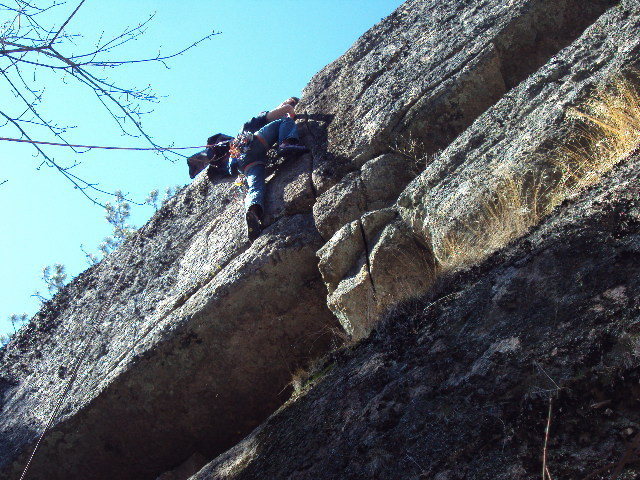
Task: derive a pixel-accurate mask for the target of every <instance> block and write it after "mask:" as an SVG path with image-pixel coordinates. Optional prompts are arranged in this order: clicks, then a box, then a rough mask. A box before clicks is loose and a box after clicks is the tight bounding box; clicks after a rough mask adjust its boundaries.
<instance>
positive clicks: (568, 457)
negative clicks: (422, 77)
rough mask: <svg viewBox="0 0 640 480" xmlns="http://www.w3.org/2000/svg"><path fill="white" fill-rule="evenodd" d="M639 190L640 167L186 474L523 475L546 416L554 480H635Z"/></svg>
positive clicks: (335, 367)
mask: <svg viewBox="0 0 640 480" xmlns="http://www.w3.org/2000/svg"><path fill="white" fill-rule="evenodd" d="M639 194H640V160H639V159H638V158H637V157H636V158H634V159H633V160H630V161H628V163H627V164H625V165H624V166H623V167H622V168H620V169H619V170H618V171H617V172H616V173H615V174H614V175H612V176H611V177H610V178H608V179H606V180H605V182H604V183H603V184H602V185H600V186H599V187H597V188H593V189H591V190H590V191H588V192H586V193H585V194H584V195H583V197H582V198H581V199H580V200H579V201H577V202H575V203H574V204H568V205H565V206H563V207H562V208H560V209H559V210H557V211H556V212H555V213H554V215H553V216H552V217H551V218H550V219H548V220H547V221H546V222H545V223H543V224H542V225H541V226H540V227H539V228H538V229H537V230H536V231H534V232H532V233H531V234H530V235H528V236H527V237H525V238H523V239H521V240H520V241H518V242H517V243H516V244H514V245H512V246H511V247H510V248H508V249H507V250H505V251H503V252H500V253H498V254H496V255H494V256H493V257H492V258H490V259H489V260H488V261H486V262H485V263H484V264H482V265H481V266H479V267H477V268H475V269H473V270H471V271H466V272H463V273H460V274H458V275H456V276H454V277H449V278H442V279H441V280H440V281H439V282H438V283H437V284H436V285H435V286H434V288H433V289H432V291H431V293H430V294H429V295H428V296H426V297H424V298H421V299H417V300H415V301H413V302H410V303H407V304H405V305H403V306H401V307H399V308H398V309H396V311H395V312H392V313H391V314H390V316H389V317H388V318H387V321H386V322H385V323H384V324H383V325H382V326H381V327H380V328H379V329H378V330H377V331H375V332H374V333H373V334H372V335H371V336H370V337H369V338H368V339H366V340H364V341H362V342H360V343H359V344H357V345H356V346H353V347H351V348H347V349H345V350H343V351H342V352H340V353H337V354H335V355H334V356H333V357H332V358H329V359H328V360H327V363H326V364H324V365H322V366H321V367H319V372H320V373H319V378H318V379H317V380H315V383H316V385H315V386H314V387H313V388H310V389H309V390H308V392H307V393H306V394H303V395H302V396H301V397H300V398H297V399H295V400H292V401H290V402H289V403H288V404H287V405H286V406H285V407H284V408H282V409H280V410H279V411H278V412H277V413H275V414H274V415H273V416H272V417H271V418H270V419H269V420H268V421H267V422H265V423H264V424H263V425H261V426H260V427H259V428H258V429H256V430H255V431H254V432H253V433H252V434H251V435H250V436H248V437H247V438H245V439H244V440H243V441H242V442H241V443H240V444H238V445H237V446H236V447H234V448H233V449H231V450H229V451H228V452H226V453H225V454H224V455H221V456H220V457H218V458H217V459H215V460H214V461H213V462H211V463H210V464H209V465H208V466H207V467H205V468H204V469H202V470H201V471H200V472H199V473H198V474H197V475H195V476H194V477H192V480H212V479H216V480H221V479H225V480H230V479H234V480H240V479H262V478H278V479H285V478H288V479H293V478H295V479H299V480H304V479H309V480H311V479H318V478H322V479H336V480H337V479H370V478H384V479H419V478H433V479H437V480H463V479H470V478H473V479H478V480H480V479H486V480H525V479H527V480H528V479H531V478H539V477H540V472H541V469H542V460H541V459H542V455H543V445H544V438H545V428H546V426H547V423H548V422H550V425H551V429H550V434H549V441H548V445H547V450H546V452H547V467H548V469H549V472H550V473H551V475H552V478H560V479H569V478H571V479H584V478H587V476H588V475H591V474H596V473H597V471H598V470H600V471H601V473H602V475H605V474H607V472H609V474H610V473H611V470H613V468H615V467H616V466H621V467H620V468H621V469H622V470H624V472H625V473H624V475H625V476H624V478H637V476H638V475H639V474H640V472H638V470H637V461H636V462H635V463H629V464H625V462H622V461H621V459H622V458H623V455H625V450H627V447H629V446H630V445H632V441H634V439H635V442H636V443H633V444H635V445H637V441H638V440H637V439H638V438H640V436H639V435H640V434H639V431H640V415H639V413H638V408H637V402H638V400H637V391H638V383H639V381H640V361H639V359H638V358H639V357H638V351H639V350H638V349H639V348H640V347H639V345H640V344H639V343H638V332H639V330H638V329H639V325H640V323H639V319H640V303H639V301H638V298H640V283H639V281H638V279H640V205H639V203H638V198H639ZM550 398H551V400H552V401H551V404H550ZM550 406H551V414H549V411H550V410H549V409H550ZM549 415H551V416H549ZM629 448H631V447H629ZM627 455H628V453H627ZM626 458H627V459H633V458H635V457H633V455H631V457H628V456H627V457H626ZM607 466H609V469H608V470H607V468H606V467H607ZM622 470H621V471H622ZM589 478H612V477H610V476H597V475H596V476H591V477H589ZM620 478H623V477H620Z"/></svg>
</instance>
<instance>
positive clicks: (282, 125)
mask: <svg viewBox="0 0 640 480" xmlns="http://www.w3.org/2000/svg"><path fill="white" fill-rule="evenodd" d="M256 135H257V136H260V137H261V138H262V139H263V140H264V141H265V142H266V144H267V145H269V147H272V146H273V145H274V144H275V143H276V142H278V144H280V143H282V142H283V141H285V140H290V139H296V140H297V139H298V127H296V123H295V121H294V120H293V119H291V118H288V117H287V118H279V119H278V120H274V121H273V122H271V123H267V124H266V125H265V126H264V127H262V128H261V129H260V130H258V131H257V132H256ZM267 150H268V148H267V147H265V146H264V144H263V143H262V142H260V140H258V139H254V141H253V143H252V144H251V149H250V151H249V152H248V154H247V159H246V160H245V161H244V162H243V163H244V165H241V171H242V169H244V174H245V175H246V177H247V186H248V190H247V196H246V197H245V199H244V205H245V207H246V208H247V209H249V207H250V206H251V205H260V208H261V209H262V210H263V211H264V190H265V185H264V180H265V163H266V162H267Z"/></svg>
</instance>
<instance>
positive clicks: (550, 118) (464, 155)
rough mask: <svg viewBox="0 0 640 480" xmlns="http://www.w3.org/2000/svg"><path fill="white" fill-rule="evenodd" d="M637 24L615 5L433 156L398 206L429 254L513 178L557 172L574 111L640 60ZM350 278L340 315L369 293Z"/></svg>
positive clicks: (321, 219)
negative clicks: (557, 153)
mask: <svg viewBox="0 0 640 480" xmlns="http://www.w3.org/2000/svg"><path fill="white" fill-rule="evenodd" d="M637 28H638V21H637V17H635V16H634V15H630V14H628V13H626V14H625V11H624V9H623V8H622V7H618V8H613V9H611V11H609V12H608V13H606V14H604V15H603V16H602V17H601V18H599V19H598V20H597V21H596V22H595V23H594V25H592V26H591V27H589V28H588V29H587V30H586V31H585V32H584V33H583V35H581V36H580V37H579V38H577V39H576V40H575V41H574V42H573V43H572V44H571V45H570V46H568V47H566V48H565V49H563V50H562V51H561V52H559V53H558V54H557V55H556V56H554V57H552V58H551V59H550V60H549V61H548V62H547V63H546V64H545V65H543V66H542V67H541V68H540V69H538V70H537V71H536V72H534V73H533V74H532V75H530V76H529V77H528V78H527V79H526V80H524V81H523V82H521V83H520V84H518V85H517V86H515V87H514V88H513V89H511V90H510V91H509V92H508V93H506V94H505V95H504V96H503V98H502V99H501V100H500V101H498V102H497V103H496V104H495V105H493V106H492V107H490V108H489V109H488V110H487V111H486V112H485V113H483V114H482V115H481V116H480V117H479V118H478V119H477V120H476V121H475V122H474V123H473V124H472V125H471V126H469V127H468V128H467V129H466V130H465V131H464V133H462V134H461V135H460V136H458V137H457V138H456V139H455V140H454V141H453V142H451V143H450V144H449V146H448V147H447V148H445V149H444V150H443V151H442V152H440V153H439V154H438V155H436V156H435V157H434V158H433V161H432V162H431V163H429V164H428V165H427V166H426V168H425V170H424V171H423V172H422V173H421V174H420V175H419V176H418V177H417V178H416V179H415V180H413V181H412V182H411V183H410V184H409V185H408V186H407V187H406V189H405V190H404V191H403V192H402V193H401V194H400V195H399V198H398V200H397V202H396V204H395V205H394V207H393V208H395V209H396V210H397V211H398V213H399V215H400V218H401V219H402V222H403V223H404V227H405V228H406V229H407V230H408V231H409V232H411V234H412V235H413V236H414V237H415V239H416V242H417V243H418V244H419V245H421V246H423V247H424V249H425V251H424V252H423V253H422V254H421V257H427V258H428V257H431V258H432V262H434V264H437V261H436V260H435V259H436V258H438V257H439V255H438V254H437V252H434V248H437V246H438V245H442V244H443V243H445V242H446V241H447V240H448V239H449V238H451V236H452V234H455V233H456V232H458V231H460V230H461V229H463V228H465V226H467V225H473V224H474V223H476V222H478V221H479V220H478V219H479V218H480V217H481V216H482V214H483V213H484V210H485V209H486V208H487V201H486V199H487V198H492V196H495V195H496V192H497V191H498V189H499V188H501V185H502V184H503V183H504V180H505V179H507V180H512V179H515V180H516V182H524V183H526V182H527V181H528V182H529V183H534V182H535V179H541V178H545V177H546V176H549V175H553V174H554V171H555V170H557V165H556V164H554V163H553V162H552V160H553V158H551V156H552V153H550V152H552V150H553V148H554V146H556V145H559V144H562V143H563V141H564V139H566V138H567V135H568V131H569V130H570V129H571V122H569V121H568V120H567V118H566V117H567V111H568V110H569V109H570V108H571V107H575V106H578V105H579V104H580V103H581V102H582V101H584V100H585V99H586V98H588V97H589V95H591V94H592V93H593V92H594V90H595V89H596V87H597V86H598V85H599V84H601V83H602V82H603V81H604V80H606V79H607V78H611V77H612V76H613V75H614V74H616V73H617V72H620V71H624V70H628V69H630V68H632V67H633V66H634V65H637V63H638V61H639V60H640V38H638V36H637V35H635V33H634V32H636V30H637ZM349 175H353V174H349ZM527 179H528V180H527ZM345 181H347V182H348V181H349V177H345V179H343V181H342V182H341V183H339V184H338V185H336V186H335V187H333V188H332V189H330V190H328V191H327V192H326V193H325V194H323V196H324V195H328V194H332V193H333V191H335V190H339V189H342V185H343V184H344V183H345ZM363 190H364V189H362V190H358V189H356V188H351V190H349V192H350V193H349V195H350V196H351V198H354V197H356V196H357V195H358V194H361V195H362V193H360V192H361V191H363ZM323 196H321V197H320V198H319V201H318V203H320V202H321V201H322V197H323ZM318 203H317V204H316V207H317V205H318ZM352 212H353V213H354V215H353V216H355V209H351V210H343V211H342V215H343V216H346V218H348V219H349V220H353V218H352V216H351V215H348V214H347V213H349V214H350V213H352ZM328 218H336V219H337V218H342V217H340V216H338V215H334V216H333V217H331V214H330V213H329V214H328V213H327V210H325V212H324V214H323V215H322V216H319V215H316V223H319V228H320V231H321V233H323V235H325V236H326V234H327V233H328V230H329V227H330V226H331V223H330V221H329V220H328ZM334 223H335V221H334ZM323 228H324V232H323ZM394 242H395V240H390V241H389V242H388V243H387V246H386V248H390V249H391V248H394ZM329 243H331V242H329ZM379 247H382V245H380V246H379ZM366 252H367V250H366V249H360V250H359V251H358V252H352V253H350V258H358V257H359V255H364V254H366ZM323 258H324V262H325V263H331V262H332V261H334V260H333V259H334V258H335V255H331V252H328V251H326V247H325V251H324V252H323ZM409 263H410V262H409ZM367 265H369V267H370V268H371V269H375V268H377V267H376V260H375V259H373V258H369V259H368V262H367ZM354 266H355V264H354ZM346 270H347V271H349V269H348V268H347V269H346ZM421 270H422V267H421V266H420V267H419V268H417V269H416V270H415V271H413V270H412V269H411V268H409V272H412V273H411V274H413V275H417V274H418V272H419V271H421ZM427 277H428V276H427ZM432 278H434V277H432ZM333 282H334V283H335V280H333ZM344 282H345V285H343V286H340V285H339V282H338V285H337V286H336V291H337V292H338V293H337V294H334V297H336V295H337V296H339V297H340V298H333V300H332V302H330V303H329V306H330V307H331V308H332V310H334V311H335V312H336V314H337V315H338V317H339V318H340V314H339V313H338V312H337V308H336V307H334V305H342V304H353V303H358V301H357V300H355V299H352V298H349V297H350V296H353V295H355V296H356V297H359V296H361V294H360V292H359V291H357V292H356V291H353V289H352V288H350V286H351V284H352V283H353V279H352V277H350V276H345V279H344ZM388 282H389V283H388V285H392V284H393V283H394V281H393V280H391V279H389V280H388ZM425 285H426V287H428V286H429V282H428V281H426V282H425V283H423V284H415V287H413V288H412V287H410V288H409V289H408V290H407V291H406V294H407V296H411V295H417V294H420V293H423V292H424V291H425ZM377 286H378V287H379V288H384V285H383V284H382V283H381V284H377ZM394 301H395V300H391V298H389V301H387V302H382V304H381V307H380V308H382V309H384V308H386V307H389V306H390V305H392V304H393V303H394ZM344 322H345V321H344V320H343V323H344ZM349 322H350V323H351V324H353V323H354V322H355V323H358V322H360V323H362V325H363V327H362V328H360V327H355V326H352V328H354V329H356V330H359V331H362V332H364V334H366V333H368V331H370V328H371V322H370V321H364V320H362V319H356V318H355V317H353V319H352V320H350V321H349ZM365 325H366V326H365Z"/></svg>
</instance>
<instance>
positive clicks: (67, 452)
mask: <svg viewBox="0 0 640 480" xmlns="http://www.w3.org/2000/svg"><path fill="white" fill-rule="evenodd" d="M278 175H282V176H284V177H294V178H297V176H298V175H297V174H292V173H291V172H289V171H287V170H286V169H284V170H283V171H282V172H281V173H278V174H277V175H276V179H275V182H273V183H274V184H275V185H285V186H288V185H291V184H292V183H291V182H289V183H287V182H279V181H278V178H277V177H278ZM235 188H236V187H235V186H233V184H232V183H231V182H230V181H229V182H220V183H218V184H216V185H213V186H210V185H209V182H208V180H207V179H206V177H205V176H204V174H202V175H201V176H199V177H198V178H197V179H196V181H195V182H194V183H193V184H192V185H190V186H189V187H187V188H185V189H183V191H182V192H180V193H179V194H178V195H176V196H175V197H174V198H173V199H172V200H171V201H170V202H169V203H168V204H166V205H165V206H164V207H163V208H162V209H161V210H160V211H159V212H158V213H157V214H156V215H155V216H154V218H153V219H152V220H151V221H150V222H149V223H148V224H147V225H145V226H144V227H143V228H142V229H141V230H140V231H139V232H138V233H137V234H135V235H134V236H133V237H132V238H131V239H129V240H128V241H127V242H126V243H125V244H124V245H123V246H122V247H121V248H119V249H118V251H117V252H115V253H113V254H111V255H110V256H109V257H108V258H107V259H105V261H103V262H102V263H101V264H99V265H97V266H95V267H92V268H91V269H89V270H88V271H86V272H85V273H83V274H82V275H80V276H79V277H78V278H77V279H76V280H74V281H73V282H72V283H71V284H70V285H69V286H68V287H66V288H65V289H64V290H63V291H62V292H61V293H60V294H58V295H57V296H56V297H55V299H54V300H53V301H52V302H50V303H49V304H47V305H46V306H45V308H44V309H43V311H41V312H40V313H39V314H38V316H37V317H36V318H35V319H34V321H33V322H32V323H31V324H30V325H29V327H28V328H27V329H25V330H23V331H21V332H20V333H19V334H18V335H17V337H16V338H15V339H14V340H13V341H12V343H11V344H10V345H9V346H8V347H7V348H6V349H4V350H3V351H2V367H1V370H0V372H1V373H0V376H1V378H2V379H3V382H2V404H1V406H2V416H1V417H0V428H1V430H2V434H0V439H1V440H0V442H1V446H2V448H1V449H0V450H1V453H0V469H1V471H2V474H1V475H0V477H1V478H17V477H18V476H19V472H20V471H21V469H22V468H23V467H24V465H25V459H26V456H27V455H28V454H30V453H31V450H32V448H33V445H34V441H35V439H36V436H37V435H39V434H40V433H41V432H42V430H43V428H44V424H45V423H46V421H47V420H48V418H49V416H50V415H51V413H52V412H53V409H54V406H55V404H56V402H57V401H58V399H59V398H60V396H61V393H62V391H63V389H64V388H65V386H66V384H67V382H68V379H69V377H70V376H71V373H72V372H71V371H72V369H73V366H74V364H75V361H76V357H77V356H78V355H80V353H81V352H82V351H83V349H84V346H85V345H86V344H87V343H88V345H89V348H88V350H87V352H86V355H85V357H84V358H83V360H82V362H81V364H80V369H79V374H78V377H77V379H76V380H75V383H74V384H73V388H72V389H71V391H70V392H69V394H68V395H67V396H66V397H65V398H64V401H63V403H62V409H61V411H60V412H59V414H58V416H57V417H56V419H55V420H54V422H53V425H52V427H51V429H50V430H49V432H48V433H47V435H46V436H45V437H44V441H43V443H42V444H41V445H40V448H39V450H38V453H37V455H36V456H35V459H34V461H33V464H32V465H31V467H30V470H29V476H28V478H29V479H63V478H64V479H68V478H91V479H102V478H104V479H113V478H118V479H127V478H130V479H142V478H155V477H156V476H157V475H159V474H160V473H162V472H163V471H165V470H168V469H170V468H172V467H174V466H176V465H179V464H180V463H182V462H183V461H184V460H186V459H187V458H189V457H190V456H192V454H193V453H194V452H198V453H199V454H201V455H205V456H207V457H208V458H210V457H211V456H212V455H215V454H216V453H217V452H220V451H222V450H224V449H225V448H228V447H229V446H231V445H233V443H234V442H236V441H238V440H239V439H240V438H242V436H243V435H245V434H246V433H248V432H249V431H251V429H252V428H253V427H255V426H256V425H257V424H258V423H259V422H260V421H261V420H263V419H264V418H265V417H266V416H267V415H268V414H269V413H270V412H272V411H273V410H274V409H275V408H277V406H278V405H279V404H280V403H281V402H282V399H283V398H284V397H283V395H285V393H284V391H285V390H286V386H287V384H288V382H289V380H290V376H291V371H292V370H293V369H295V368H297V366H300V365H301V364H303V363H304V362H305V361H306V360H307V359H308V358H310V357H313V356H315V355H318V354H319V353H320V352H322V351H324V349H325V348H326V346H327V338H328V331H327V330H328V328H330V327H331V326H333V325H334V320H333V318H332V316H331V314H330V312H329V311H328V310H327V308H326V304H325V296H324V291H323V290H324V289H323V287H322V283H321V282H320V279H319V274H318V271H317V266H316V257H315V252H316V250H317V249H318V248H319V246H320V245H321V239H320V236H319V235H318V233H317V231H316V230H315V227H314V226H313V221H312V218H311V215H309V214H299V215H293V216H289V217H282V216H281V217H280V218H277V217H276V218H275V219H274V220H273V221H274V223H273V224H272V225H271V226H270V227H269V228H267V229H266V230H265V232H264V234H263V235H262V236H261V237H260V238H259V239H258V240H257V241H256V242H255V243H254V244H253V245H251V246H249V244H248V242H247V241H246V240H245V232H244V228H245V227H244V224H243V215H242V209H243V207H242V201H241V200H242V199H241V198H239V197H237V195H236V194H235V193H233V192H234V189H235ZM272 190H273V186H272ZM294 190H295V191H299V192H300V195H302V196H304V195H306V193H305V190H304V189H294ZM234 197H236V198H234ZM282 198H284V199H286V201H283V202H280V204H281V205H283V207H282V208H281V209H280V210H284V211H286V210H287V208H288V207H286V205H288V204H291V203H294V204H295V203H296V202H298V200H297V198H299V195H298V196H296V195H287V194H284V195H283V196H282ZM276 203H277V202H276ZM295 209H298V207H295V208H294V210H295ZM274 215H275V214H274ZM109 301H110V302H109ZM105 304H106V305H108V306H109V307H110V308H109V309H108V310H106V311H104V312H102V315H100V316H99V317H96V316H95V314H96V312H98V311H99V309H100V306H101V305H105Z"/></svg>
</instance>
